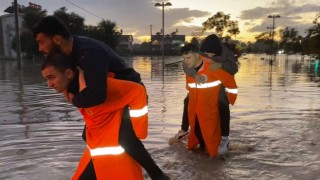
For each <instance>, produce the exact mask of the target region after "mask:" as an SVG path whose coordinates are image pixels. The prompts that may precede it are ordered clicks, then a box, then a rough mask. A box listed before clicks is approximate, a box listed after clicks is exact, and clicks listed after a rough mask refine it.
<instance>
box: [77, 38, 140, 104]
mask: <svg viewBox="0 0 320 180" xmlns="http://www.w3.org/2000/svg"><path fill="white" fill-rule="evenodd" d="M71 56H72V60H73V61H74V64H75V65H76V66H79V67H80V68H81V69H82V70H83V71H84V78H85V82H86V86H87V87H86V88H85V89H83V90H82V91H81V92H80V93H79V92H73V93H74V95H75V96H74V98H73V100H72V103H73V104H74V106H76V107H78V108H87V107H91V106H95V105H98V104H101V103H103V102H104V101H105V99H106V98H107V97H106V96H107V94H106V89H107V87H108V85H107V84H106V82H107V81H106V78H107V74H108V72H112V73H114V74H115V78H117V79H123V80H129V81H133V82H137V83H140V82H141V78H140V74H139V73H137V72H136V71H135V70H134V69H133V68H131V67H128V66H127V65H126V63H125V62H124V60H123V59H122V58H121V57H120V56H119V55H117V54H116V53H115V52H114V51H113V50H112V49H111V48H110V47H109V46H108V45H106V44H104V43H103V42H101V41H98V40H95V39H91V38H88V37H81V36H73V48H72V53H71ZM72 91H74V89H73V90H72Z"/></svg>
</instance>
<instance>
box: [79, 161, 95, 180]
mask: <svg viewBox="0 0 320 180" xmlns="http://www.w3.org/2000/svg"><path fill="white" fill-rule="evenodd" d="M96 179H97V177H96V173H95V171H94V168H93V163H92V160H91V161H90V162H89V164H88V166H87V167H86V169H85V170H84V171H83V173H82V174H81V176H80V177H79V180H96Z"/></svg>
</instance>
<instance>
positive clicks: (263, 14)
mask: <svg viewBox="0 0 320 180" xmlns="http://www.w3.org/2000/svg"><path fill="white" fill-rule="evenodd" d="M299 3H300V4H298V3H297V2H296V1H292V0H277V1H273V2H272V3H270V4H268V5H267V6H266V7H255V8H253V9H248V10H244V11H242V12H241V14H240V16H239V18H240V19H241V21H245V23H244V24H245V25H246V26H249V28H248V31H249V32H267V31H268V29H267V27H271V26H272V19H270V18H267V17H268V15H272V14H279V15H280V16H281V18H277V19H275V26H276V27H278V28H285V27H290V28H296V29H297V30H298V31H299V33H300V35H302V36H303V35H304V32H305V30H306V29H307V28H309V27H311V26H312V20H313V19H312V16H313V17H315V14H317V13H319V12H320V11H319V9H320V5H318V4H301V1H299ZM306 16H308V17H306ZM310 16H311V17H310ZM310 18H311V19H310Z"/></svg>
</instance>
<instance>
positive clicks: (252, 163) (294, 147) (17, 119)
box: [0, 54, 320, 180]
mask: <svg viewBox="0 0 320 180" xmlns="http://www.w3.org/2000/svg"><path fill="white" fill-rule="evenodd" d="M267 59H268V57H267V56H266V55H252V54H248V55H244V56H242V57H241V58H240V60H239V61H240V63H241V65H240V70H239V72H238V73H237V74H236V76H235V77H236V80H237V84H238V86H239V94H238V99H237V102H236V104H235V105H234V106H232V107H231V116H232V117H231V118H232V119H231V131H230V141H231V144H230V151H229V153H228V154H227V155H224V156H218V157H216V158H215V159H209V156H208V155H206V154H201V153H198V152H192V151H189V150H187V149H186V144H185V143H178V144H174V145H172V146H169V145H168V143H167V141H168V138H170V137H172V136H173V135H174V134H175V133H177V131H178V130H179V128H180V123H181V116H182V109H183V99H184V98H185V96H186V93H187V91H186V89H185V79H184V73H183V71H182V70H181V65H180V64H179V63H178V64H170V65H168V66H167V67H166V68H165V71H162V68H161V64H162V63H161V61H162V59H161V57H158V58H153V60H151V59H150V57H133V58H127V62H128V63H129V64H130V65H132V66H133V67H134V68H135V69H136V70H137V71H138V72H140V73H141V75H142V78H143V81H144V83H145V85H146V87H147V90H148V95H149V120H150V122H149V135H148V138H147V139H146V140H144V141H143V142H144V144H145V147H146V148H147V149H148V151H149V152H150V154H151V155H152V156H153V157H154V159H155V161H156V162H157V163H158V165H159V166H160V167H161V168H162V169H163V170H164V171H165V172H166V173H167V174H168V175H169V176H170V177H171V178H172V180H211V179H217V180H225V179H227V180H238V179H245V180H247V179H250V180H251V179H252V180H256V179H259V180H268V179H270V180H271V179H272V180H274V179H276V180H301V179H303V180H318V179H320V153H319V152H320V96H319V95H320V78H319V77H318V75H319V73H317V72H314V71H313V69H312V66H311V67H310V66H309V65H308V63H307V61H306V60H307V59H308V58H305V61H301V57H300V56H296V55H293V56H289V57H287V58H286V57H285V56H284V55H281V56H280V57H278V60H277V61H276V62H275V63H274V65H273V66H269V62H268V60H267ZM179 60H181V57H166V61H168V62H176V61H179ZM39 66H40V64H39V62H34V61H25V62H23V71H22V72H19V71H17V70H16V63H15V62H14V61H0V179H1V180H42V179H50V180H51V179H57V180H67V179H70V177H71V176H72V174H73V172H74V171H75V169H76V167H77V164H78V160H79V158H80V156H81V154H82V152H83V149H84V147H85V144H84V142H83V141H82V139H81V133H82V129H83V124H84V123H83V121H82V118H81V116H80V114H79V113H78V111H77V109H76V108H74V107H72V106H71V105H70V104H67V103H66V102H65V100H64V99H63V97H62V95H60V94H56V93H55V92H54V90H51V89H48V88H47V87H46V83H45V81H44V80H43V79H42V77H41V74H40V70H39ZM163 72H164V75H165V76H163ZM144 174H145V177H146V179H149V178H148V175H147V174H146V173H144Z"/></svg>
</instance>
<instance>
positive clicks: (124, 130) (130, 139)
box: [119, 107, 170, 180]
mask: <svg viewBox="0 0 320 180" xmlns="http://www.w3.org/2000/svg"><path fill="white" fill-rule="evenodd" d="M119 144H120V145H121V146H122V147H123V148H124V149H125V152H126V153H128V154H129V156H131V157H132V158H133V159H134V160H136V161H137V162H138V163H139V164H140V165H141V166H142V167H143V168H144V169H145V170H146V171H147V173H148V174H149V176H150V177H151V179H153V180H167V179H168V180H169V179H170V178H169V177H168V176H167V175H166V174H164V173H163V172H162V170H161V169H160V168H159V167H158V165H157V164H156V163H155V161H154V160H153V159H152V157H151V156H150V154H149V153H148V151H147V150H146V149H145V147H144V145H143V144H142V142H141V141H140V139H138V138H137V136H136V134H135V133H134V131H133V127H132V124H131V119H130V115H129V109H128V108H127V107H126V108H124V111H123V116H122V120H121V125H120V132H119Z"/></svg>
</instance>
